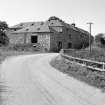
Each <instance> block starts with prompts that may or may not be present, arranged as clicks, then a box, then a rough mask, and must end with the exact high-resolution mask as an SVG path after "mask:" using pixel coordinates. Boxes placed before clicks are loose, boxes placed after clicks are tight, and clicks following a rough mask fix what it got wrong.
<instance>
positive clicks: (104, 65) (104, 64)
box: [102, 62, 105, 70]
mask: <svg viewBox="0 0 105 105" xmlns="http://www.w3.org/2000/svg"><path fill="white" fill-rule="evenodd" d="M102 67H103V68H102V69H103V70H104V67H105V63H104V62H103V65H102Z"/></svg>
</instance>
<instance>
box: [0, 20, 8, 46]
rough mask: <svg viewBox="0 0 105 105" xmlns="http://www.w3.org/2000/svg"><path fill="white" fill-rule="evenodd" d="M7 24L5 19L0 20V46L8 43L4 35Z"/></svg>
mask: <svg viewBox="0 0 105 105" xmlns="http://www.w3.org/2000/svg"><path fill="white" fill-rule="evenodd" d="M7 29H8V24H7V23H6V22H5V21H0V46H2V45H8V43H9V39H8V37H7V35H6V30H7Z"/></svg>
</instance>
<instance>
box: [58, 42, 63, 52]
mask: <svg viewBox="0 0 105 105" xmlns="http://www.w3.org/2000/svg"><path fill="white" fill-rule="evenodd" d="M61 49H62V42H61V41H59V42H58V51H60V50H61Z"/></svg>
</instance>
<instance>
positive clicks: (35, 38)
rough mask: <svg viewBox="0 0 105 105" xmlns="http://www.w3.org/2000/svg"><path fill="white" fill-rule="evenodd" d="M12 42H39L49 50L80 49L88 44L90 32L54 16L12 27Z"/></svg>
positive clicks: (9, 34)
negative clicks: (45, 19)
mask: <svg viewBox="0 0 105 105" xmlns="http://www.w3.org/2000/svg"><path fill="white" fill-rule="evenodd" d="M8 37H9V41H10V44H33V45H35V44H39V45H40V46H41V47H43V48H44V49H46V50H48V51H59V50H60V49H62V48H64V49H68V48H75V49H79V48H82V47H84V46H87V45H88V40H89V33H88V32H87V31H85V30H83V29H80V28H78V27H76V26H75V24H67V23H65V22H64V21H62V20H61V19H59V18H57V17H55V16H53V17H50V18H49V19H48V20H47V21H44V22H24V23H20V24H18V25H15V26H13V27H11V28H10V30H9V32H8Z"/></svg>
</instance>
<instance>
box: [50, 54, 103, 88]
mask: <svg viewBox="0 0 105 105" xmlns="http://www.w3.org/2000/svg"><path fill="white" fill-rule="evenodd" d="M50 64H51V65H52V66H53V67H54V68H56V69H57V70H59V71H60V72H63V73H65V74H68V75H69V76H72V77H74V78H76V79H78V80H80V81H83V82H85V83H87V84H89V85H91V86H94V87H97V88H100V89H102V90H105V72H99V71H95V70H91V69H87V68H85V67H81V66H80V65H77V64H74V63H71V62H70V61H68V60H66V59H65V58H62V57H60V56H58V57H56V58H55V59H53V60H52V61H51V62H50Z"/></svg>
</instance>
